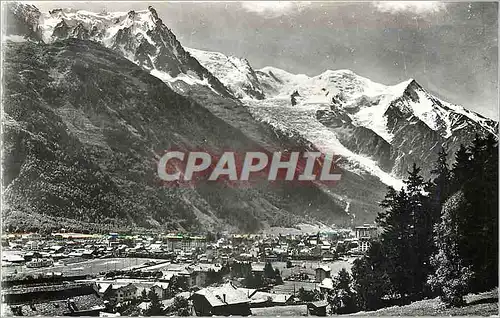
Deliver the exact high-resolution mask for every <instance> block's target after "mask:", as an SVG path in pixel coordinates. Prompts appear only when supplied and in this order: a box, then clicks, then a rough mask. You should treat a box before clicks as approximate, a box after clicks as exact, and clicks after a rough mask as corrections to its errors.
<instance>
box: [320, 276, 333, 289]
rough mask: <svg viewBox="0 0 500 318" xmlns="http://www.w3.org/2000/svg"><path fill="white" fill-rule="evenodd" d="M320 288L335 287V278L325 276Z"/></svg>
mask: <svg viewBox="0 0 500 318" xmlns="http://www.w3.org/2000/svg"><path fill="white" fill-rule="evenodd" d="M319 287H320V288H327V289H333V280H332V279H331V278H325V279H323V281H322V282H321V284H320V285H319Z"/></svg>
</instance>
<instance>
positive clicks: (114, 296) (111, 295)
mask: <svg viewBox="0 0 500 318" xmlns="http://www.w3.org/2000/svg"><path fill="white" fill-rule="evenodd" d="M136 294H137V287H136V286H135V285H134V284H132V283H129V284H126V285H125V284H112V285H111V287H110V288H107V289H106V290H105V292H104V295H103V298H104V299H106V300H109V301H111V302H113V303H121V302H123V301H127V300H132V299H134V298H136Z"/></svg>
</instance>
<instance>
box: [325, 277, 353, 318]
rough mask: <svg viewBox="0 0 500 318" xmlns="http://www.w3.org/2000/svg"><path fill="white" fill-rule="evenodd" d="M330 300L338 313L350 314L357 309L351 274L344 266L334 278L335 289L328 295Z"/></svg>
mask: <svg viewBox="0 0 500 318" xmlns="http://www.w3.org/2000/svg"><path fill="white" fill-rule="evenodd" d="M328 302H329V304H330V305H331V307H332V310H333V312H334V313H336V314H349V313H353V312H355V311H356V309H357V307H356V297H355V293H354V291H353V290H352V279H351V275H349V273H348V272H347V271H346V269H345V268H342V269H341V270H340V272H339V273H338V274H337V275H336V276H335V278H334V286H333V291H332V292H331V293H330V295H329V296H328Z"/></svg>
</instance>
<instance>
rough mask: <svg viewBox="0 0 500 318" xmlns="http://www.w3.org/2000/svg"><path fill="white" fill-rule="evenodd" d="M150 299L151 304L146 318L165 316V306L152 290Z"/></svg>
mask: <svg viewBox="0 0 500 318" xmlns="http://www.w3.org/2000/svg"><path fill="white" fill-rule="evenodd" d="M148 298H149V301H150V304H149V306H148V308H147V309H146V310H145V312H144V315H145V316H162V315H164V314H165V308H164V307H163V304H162V303H161V302H160V299H159V298H158V295H157V294H156V293H155V292H154V291H153V290H152V289H151V290H150V291H149V293H148Z"/></svg>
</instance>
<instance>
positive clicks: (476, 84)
mask: <svg viewBox="0 0 500 318" xmlns="http://www.w3.org/2000/svg"><path fill="white" fill-rule="evenodd" d="M32 3H33V2H32ZM34 4H35V5H37V6H38V7H39V8H40V9H41V10H42V11H46V10H48V9H53V8H56V7H74V8H79V9H87V10H92V11H94V10H95V11H101V10H103V9H106V10H108V11H128V10H132V9H134V10H144V9H146V8H147V6H148V5H152V6H153V7H154V8H155V9H156V10H157V11H158V14H159V15H160V17H161V18H162V19H163V22H164V23H165V24H166V25H167V26H168V27H169V28H170V29H172V31H173V32H174V33H175V34H176V36H177V38H178V39H179V40H180V42H181V43H182V44H183V45H185V46H188V47H193V48H198V49H205V50H212V51H219V52H223V53H225V54H232V55H236V56H239V57H245V58H247V59H248V60H249V61H250V63H251V64H252V66H253V67H254V68H255V69H258V68H261V67H264V66H267V65H271V66H275V67H279V68H282V69H285V70H287V71H289V72H292V73H304V74H307V75H317V74H319V73H322V72H323V71H325V70H327V69H332V70H335V69H351V70H353V71H354V72H356V73H358V74H359V75H362V76H365V77H368V78H370V79H371V80H373V81H376V82H380V83H383V84H396V83H398V82H401V81H403V80H406V79H408V78H414V79H416V80H417V81H418V82H419V83H420V84H421V85H422V86H424V87H425V88H427V89H428V90H430V91H432V92H433V93H435V94H437V95H438V96H440V97H442V98H444V99H445V100H448V101H450V102H453V103H457V104H462V105H464V106H465V107H467V108H469V109H472V110H475V111H477V112H479V113H481V114H483V115H486V116H488V117H491V118H494V119H498V46H497V45H498V4H497V3H496V2H475V3H474V2H472V3H467V2H456V3H450V2H446V3H445V2H430V1H429V2H428V1H426V2H356V3H352V2H351V3H347V2H300V3H299V2H230V3H228V2H197V3H193V2H156V3H147V2H107V3H88V2H81V3H64V2H59V3H55V2H52V3H51V2H43V3H34Z"/></svg>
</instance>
